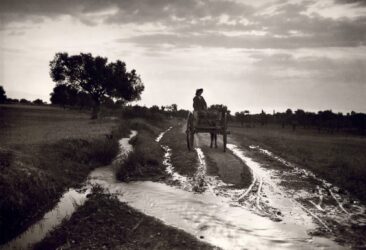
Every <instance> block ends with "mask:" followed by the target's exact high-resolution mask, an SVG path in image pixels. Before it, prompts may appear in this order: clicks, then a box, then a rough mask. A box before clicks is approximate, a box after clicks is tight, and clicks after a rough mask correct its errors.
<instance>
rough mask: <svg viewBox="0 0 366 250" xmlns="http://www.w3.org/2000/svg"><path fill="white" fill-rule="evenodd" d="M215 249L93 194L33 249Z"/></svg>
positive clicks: (108, 197) (105, 196)
mask: <svg viewBox="0 0 366 250" xmlns="http://www.w3.org/2000/svg"><path fill="white" fill-rule="evenodd" d="M56 248H58V249H213V247H212V246H210V245H208V244H205V243H203V242H200V241H198V240H196V239H195V238H194V237H193V236H191V235H189V234H187V233H185V232H183V231H181V230H179V229H176V228H173V227H170V226H166V225H164V224H163V223H162V222H160V221H158V220H157V219H154V218H153V217H149V216H146V215H144V214H142V213H140V212H138V211H136V210H134V209H132V208H131V207H129V206H127V205H126V204H124V203H121V202H120V201H118V200H117V198H116V197H114V196H111V195H107V194H102V193H99V192H96V193H93V194H92V195H91V197H89V200H88V201H86V203H85V204H84V205H83V206H81V207H80V208H79V209H78V210H77V211H76V212H75V213H74V214H73V215H72V216H71V218H70V219H69V220H67V221H64V222H63V223H62V224H61V225H60V226H59V227H58V228H56V229H55V230H54V231H52V232H51V233H50V234H49V235H48V236H47V237H46V238H45V239H44V240H43V241H42V242H40V243H38V244H37V245H36V246H35V247H34V249H37V250H43V249H47V250H49V249H56Z"/></svg>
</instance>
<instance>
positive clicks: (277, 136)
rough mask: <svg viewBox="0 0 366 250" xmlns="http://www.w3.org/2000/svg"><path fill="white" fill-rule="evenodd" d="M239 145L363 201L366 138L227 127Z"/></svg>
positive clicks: (365, 191)
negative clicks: (310, 173)
mask: <svg viewBox="0 0 366 250" xmlns="http://www.w3.org/2000/svg"><path fill="white" fill-rule="evenodd" d="M230 130H231V131H232V132H233V136H234V137H235V138H236V139H237V140H239V141H240V143H241V144H242V145H243V146H249V145H259V146H261V147H262V148H265V149H268V150H270V151H272V152H273V153H275V154H276V155H278V156H280V157H282V158H284V159H286V160H288V161H290V162H293V163H295V164H297V165H299V166H301V167H304V168H307V169H310V170H312V171H313V172H314V173H316V174H317V175H318V176H321V177H322V178H324V179H326V180H328V181H329V182H331V183H333V184H336V185H338V186H340V187H341V188H344V189H345V190H348V191H350V192H351V193H353V194H354V195H356V196H357V197H359V198H360V199H361V200H363V201H364V202H366V168H365V166H366V154H365V152H366V138H365V137H357V136H351V135H348V136H347V135H329V134H320V133H318V132H316V131H311V130H298V131H289V130H282V129H280V128H271V127H269V128H262V127H257V128H230Z"/></svg>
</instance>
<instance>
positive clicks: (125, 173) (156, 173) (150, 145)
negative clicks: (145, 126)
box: [117, 130, 165, 181]
mask: <svg viewBox="0 0 366 250" xmlns="http://www.w3.org/2000/svg"><path fill="white" fill-rule="evenodd" d="M154 140H155V137H154V136H153V135H152V134H151V133H149V132H148V131H146V130H140V131H139V134H138V135H137V136H136V137H135V138H132V139H131V141H130V143H131V144H132V145H133V146H134V151H133V152H131V153H130V154H129V155H128V157H127V159H125V160H124V161H123V162H122V164H121V165H120V166H118V170H117V179H119V180H121V181H132V180H141V179H146V178H151V177H153V178H162V177H163V176H164V175H165V167H164V166H163V165H162V159H163V154H164V152H163V149H162V148H161V147H160V146H159V144H158V143H155V141H154Z"/></svg>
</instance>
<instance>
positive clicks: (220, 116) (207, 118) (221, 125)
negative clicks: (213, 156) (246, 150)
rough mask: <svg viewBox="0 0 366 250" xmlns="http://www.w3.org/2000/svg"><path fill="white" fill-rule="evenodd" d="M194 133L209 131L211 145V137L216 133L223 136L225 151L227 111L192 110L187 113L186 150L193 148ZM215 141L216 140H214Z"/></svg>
mask: <svg viewBox="0 0 366 250" xmlns="http://www.w3.org/2000/svg"><path fill="white" fill-rule="evenodd" d="M195 133H210V134H211V146H212V140H213V138H215V139H216V138H217V137H216V136H217V134H220V135H222V137H223V140H222V141H223V146H224V152H226V143H227V135H228V134H230V132H229V131H228V130H227V113H226V112H225V111H223V112H220V111H216V110H203V111H194V112H193V113H191V112H190V113H189V114H188V118H187V130H186V134H187V147H188V150H192V149H193V145H194V134H195ZM215 143H216V141H215Z"/></svg>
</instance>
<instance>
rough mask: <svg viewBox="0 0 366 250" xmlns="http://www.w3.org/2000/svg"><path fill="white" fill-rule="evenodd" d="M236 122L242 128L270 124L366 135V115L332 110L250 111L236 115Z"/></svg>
mask: <svg viewBox="0 0 366 250" xmlns="http://www.w3.org/2000/svg"><path fill="white" fill-rule="evenodd" d="M235 121H236V122H238V123H240V125H241V126H246V127H248V128H250V127H255V126H256V125H259V126H267V125H269V124H272V125H273V124H274V125H278V126H280V127H282V128H286V127H289V128H291V129H292V130H296V129H297V128H298V127H302V128H304V129H306V128H313V129H314V128H315V129H317V130H318V131H319V132H321V131H323V132H327V133H335V132H355V133H358V134H366V114H364V113H356V112H354V111H352V112H350V113H347V114H343V113H334V112H333V111H332V110H324V111H318V112H316V113H315V112H307V111H304V110H302V109H297V110H296V111H292V110H291V109H287V110H286V111H285V112H283V113H281V112H273V113H272V114H267V113H265V112H264V111H263V110H262V112H261V113H260V114H250V112H249V111H248V110H244V111H241V112H236V113H235Z"/></svg>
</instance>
